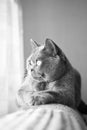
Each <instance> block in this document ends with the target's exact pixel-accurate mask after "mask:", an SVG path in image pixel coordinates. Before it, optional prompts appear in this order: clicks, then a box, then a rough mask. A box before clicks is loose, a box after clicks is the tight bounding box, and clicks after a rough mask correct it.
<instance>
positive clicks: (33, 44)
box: [30, 39, 40, 50]
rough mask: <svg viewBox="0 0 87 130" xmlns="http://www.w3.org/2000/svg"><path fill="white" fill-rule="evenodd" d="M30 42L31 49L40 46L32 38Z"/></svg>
mask: <svg viewBox="0 0 87 130" xmlns="http://www.w3.org/2000/svg"><path fill="white" fill-rule="evenodd" d="M30 44H31V46H32V49H33V50H34V49H35V48H37V47H39V46H40V45H39V44H38V43H37V42H36V41H33V40H32V39H30Z"/></svg>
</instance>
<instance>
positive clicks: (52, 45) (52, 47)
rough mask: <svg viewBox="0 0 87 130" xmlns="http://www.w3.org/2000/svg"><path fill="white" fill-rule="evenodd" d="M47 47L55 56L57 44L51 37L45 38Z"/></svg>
mask: <svg viewBox="0 0 87 130" xmlns="http://www.w3.org/2000/svg"><path fill="white" fill-rule="evenodd" d="M45 48H46V50H47V51H48V52H49V53H51V54H53V56H55V55H56V54H57V50H56V45H55V43H54V42H53V41H52V40H51V39H46V40H45Z"/></svg>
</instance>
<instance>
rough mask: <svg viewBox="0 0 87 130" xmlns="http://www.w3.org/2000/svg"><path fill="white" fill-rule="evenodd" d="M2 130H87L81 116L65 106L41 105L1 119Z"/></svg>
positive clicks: (0, 129) (0, 127)
mask: <svg viewBox="0 0 87 130" xmlns="http://www.w3.org/2000/svg"><path fill="white" fill-rule="evenodd" d="M0 130H87V126H86V125H85V123H84V120H83V119H82V117H81V116H80V114H79V113H78V112H77V111H75V110H73V109H71V108H69V107H67V106H64V105H60V104H59V105H55V104H53V105H41V106H34V107H30V108H28V109H26V110H23V109H22V110H19V111H17V112H14V113H12V114H8V115H6V116H4V117H2V118H1V119H0Z"/></svg>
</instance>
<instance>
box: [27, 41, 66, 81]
mask: <svg viewBox="0 0 87 130" xmlns="http://www.w3.org/2000/svg"><path fill="white" fill-rule="evenodd" d="M31 44H32V45H33V51H32V54H31V55H30V56H29V58H28V59H27V70H28V72H29V74H31V76H32V77H33V78H34V79H36V80H38V81H48V82H50V81H54V80H57V79H59V78H60V77H61V76H62V75H63V74H64V73H65V72H66V69H67V65H66V64H67V62H68V61H67V59H66V56H65V55H64V53H63V52H62V50H61V49H60V48H59V47H58V46H57V45H56V44H55V43H54V42H53V41H52V40H50V39H46V40H45V43H44V44H43V45H39V44H38V43H36V42H35V41H33V40H31Z"/></svg>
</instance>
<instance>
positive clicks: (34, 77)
mask: <svg viewBox="0 0 87 130" xmlns="http://www.w3.org/2000/svg"><path fill="white" fill-rule="evenodd" d="M31 76H32V78H33V79H34V80H37V81H40V82H41V81H44V79H43V78H42V77H41V76H35V75H32V74H31Z"/></svg>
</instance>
